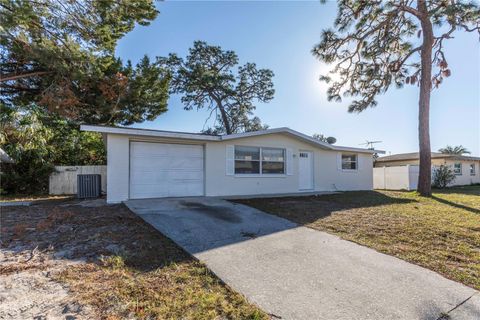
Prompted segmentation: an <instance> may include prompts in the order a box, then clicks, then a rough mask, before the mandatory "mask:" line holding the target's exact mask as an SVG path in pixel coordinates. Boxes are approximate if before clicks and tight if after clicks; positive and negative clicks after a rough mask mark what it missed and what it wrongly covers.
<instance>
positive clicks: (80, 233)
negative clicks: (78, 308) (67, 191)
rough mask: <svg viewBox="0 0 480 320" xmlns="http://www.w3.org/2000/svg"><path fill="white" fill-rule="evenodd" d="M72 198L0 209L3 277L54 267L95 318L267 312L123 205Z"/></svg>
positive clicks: (220, 316)
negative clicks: (89, 203) (7, 257)
mask: <svg viewBox="0 0 480 320" xmlns="http://www.w3.org/2000/svg"><path fill="white" fill-rule="evenodd" d="M70 203H73V204H75V203H76V202H75V201H71V200H69V201H64V202H63V203H59V202H58V201H51V202H42V203H41V204H37V205H33V206H30V207H8V208H2V214H1V221H0V222H1V227H2V233H1V235H2V236H1V239H0V240H1V246H2V251H3V250H5V252H10V253H11V254H14V255H18V257H15V256H13V258H12V259H10V260H12V261H13V263H9V264H4V265H2V266H0V277H8V276H9V275H12V274H18V273H21V272H35V271H36V270H39V274H40V275H42V274H46V273H47V272H48V273H54V271H53V269H52V268H51V267H50V266H51V265H55V266H56V269H55V270H56V271H55V273H54V274H53V276H52V279H53V280H54V281H57V282H59V283H63V284H65V285H67V288H68V290H69V294H70V295H71V296H72V297H73V298H74V299H75V300H76V301H78V302H79V303H81V304H82V305H86V306H89V307H91V308H92V309H93V310H94V311H95V312H96V315H95V316H93V318H97V319H109V320H113V319H127V318H128V319H267V318H268V316H267V315H266V314H265V313H264V312H263V311H261V310H260V309H258V308H257V307H256V306H255V305H252V304H250V303H248V302H247V301H246V299H245V298H244V297H243V296H242V295H240V294H238V293H236V292H235V291H233V290H231V289H230V288H229V287H227V286H226V285H225V284H224V283H222V282H221V281H220V280H219V279H218V278H217V277H216V276H215V275H214V274H213V273H211V272H210V271H209V270H208V269H207V268H206V267H205V266H204V265H203V264H202V263H200V262H198V261H197V260H195V259H194V258H193V257H191V256H190V255H189V254H187V253H186V252H185V251H183V250H182V249H181V248H180V247H178V246H177V245H176V244H175V243H173V242H172V241H171V240H169V239H168V238H166V237H165V236H163V235H162V234H160V233H159V232H158V231H156V230H155V229H154V228H153V227H151V226H150V225H148V224H147V223H145V222H144V221H143V220H142V219H140V218H139V217H137V216H136V215H135V214H133V213H132V212H130V211H129V210H128V209H127V208H126V207H125V206H124V205H110V206H107V205H100V206H92V207H82V206H78V205H71V204H70ZM19 248H20V249H19ZM20 250H21V251H20ZM22 252H26V253H27V254H26V256H27V257H28V259H25V258H23V257H21V254H22ZM30 252H31V254H29V253H30ZM24 256H25V255H24ZM32 257H34V259H32ZM63 261H65V266H62V267H61V268H60V267H59V266H58V264H59V263H60V262H62V263H63ZM75 261H81V262H80V263H75ZM67 262H68V263H67ZM40 271H43V273H42V272H40ZM34 287H35V284H32V291H34ZM53 294H54V293H53ZM32 295H33V294H32ZM25 299H32V297H28V296H26V297H25ZM32 303H33V302H32ZM52 307H55V306H52ZM60 310H61V309H60Z"/></svg>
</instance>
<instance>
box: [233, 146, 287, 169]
mask: <svg viewBox="0 0 480 320" xmlns="http://www.w3.org/2000/svg"><path fill="white" fill-rule="evenodd" d="M284 173H285V149H279V148H260V147H243V146H235V174H265V175H268V174H284Z"/></svg>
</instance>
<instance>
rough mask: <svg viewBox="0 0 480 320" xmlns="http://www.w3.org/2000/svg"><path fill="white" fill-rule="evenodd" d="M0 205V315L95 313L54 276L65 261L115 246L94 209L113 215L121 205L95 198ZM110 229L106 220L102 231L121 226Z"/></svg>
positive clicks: (61, 316)
mask: <svg viewBox="0 0 480 320" xmlns="http://www.w3.org/2000/svg"><path fill="white" fill-rule="evenodd" d="M0 210H1V211H0V231H1V233H0V319H38V320H40V319H53V320H56V319H62V320H63V319H69V320H74V319H92V318H98V315H97V314H96V313H95V311H94V310H93V309H92V308H91V307H89V306H86V305H83V304H81V303H80V302H79V301H77V299H76V298H75V297H74V296H73V295H72V294H71V293H70V291H69V288H68V287H67V286H66V285H64V284H62V283H60V282H58V281H57V277H58V275H59V274H61V273H62V272H64V271H65V270H67V268H69V267H72V266H75V265H79V264H85V263H86V262H88V261H95V260H98V259H99V258H100V257H101V256H102V254H108V253H110V254H111V253H112V252H117V251H118V250H121V248H122V247H121V244H116V243H114V242H112V241H111V239H107V238H105V237H102V236H101V234H102V232H106V231H105V230H102V228H103V227H104V226H103V225H102V221H101V219H99V220H98V221H95V215H101V216H102V217H104V216H105V212H104V211H107V213H111V214H112V215H111V217H109V219H115V218H116V215H115V212H118V211H122V210H124V209H123V208H122V207H119V206H106V205H105V203H104V200H102V199H100V200H95V201H66V202H65V201H64V202H49V203H41V204H36V205H32V206H22V207H2V208H0ZM99 210H102V212H101V213H100V212H99ZM107 217H108V216H107ZM117 218H118V217H117ZM107 225H108V224H107ZM118 228H119V229H121V228H122V226H121V225H120V226H119V227H118ZM114 229H115V227H113V228H112V225H109V230H108V232H116V231H119V232H121V230H114ZM120 234H121V233H120ZM102 239H103V241H102Z"/></svg>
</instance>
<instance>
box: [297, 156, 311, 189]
mask: <svg viewBox="0 0 480 320" xmlns="http://www.w3.org/2000/svg"><path fill="white" fill-rule="evenodd" d="M298 181H299V187H298V188H299V189H300V190H312V189H313V152H311V151H300V152H299V157H298Z"/></svg>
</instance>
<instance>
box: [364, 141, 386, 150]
mask: <svg viewBox="0 0 480 320" xmlns="http://www.w3.org/2000/svg"><path fill="white" fill-rule="evenodd" d="M376 143H382V141H368V140H365V142H364V143H360V144H359V145H360V146H365V147H366V148H367V149H370V150H375V144H376Z"/></svg>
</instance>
